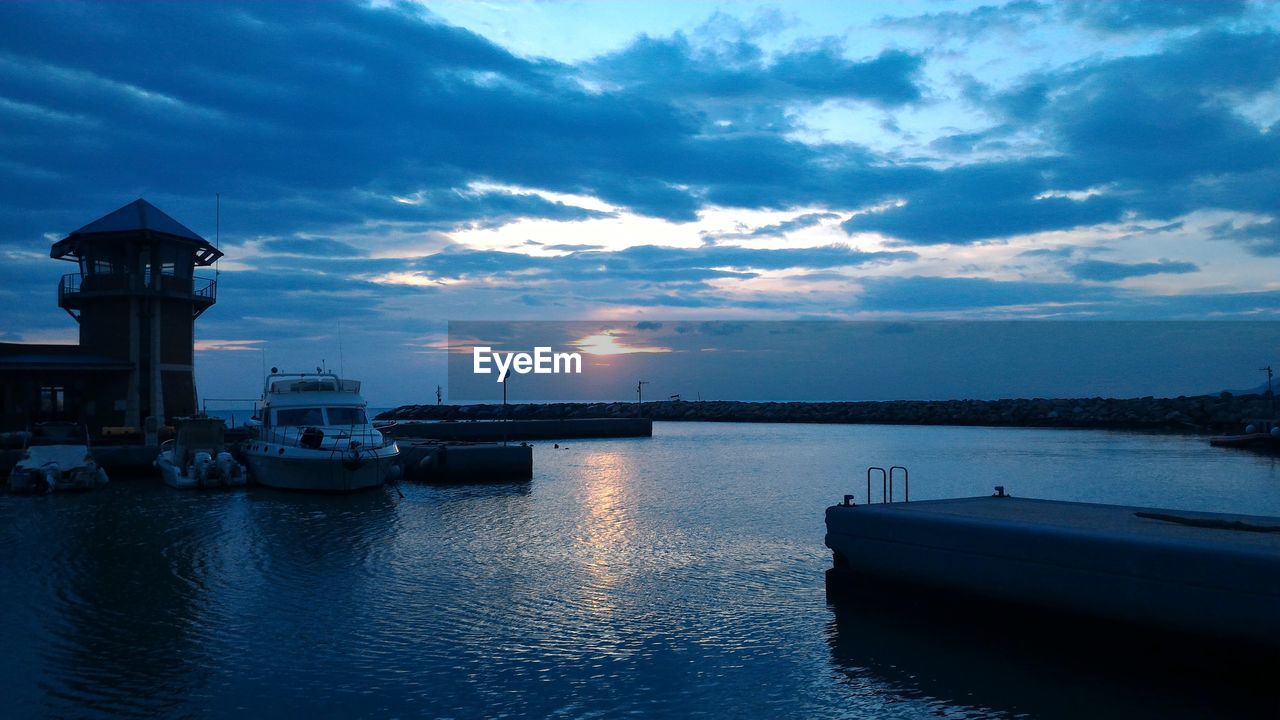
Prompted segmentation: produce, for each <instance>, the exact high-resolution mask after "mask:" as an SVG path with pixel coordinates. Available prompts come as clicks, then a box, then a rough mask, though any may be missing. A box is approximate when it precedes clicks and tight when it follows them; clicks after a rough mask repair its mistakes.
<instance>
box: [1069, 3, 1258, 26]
mask: <svg viewBox="0 0 1280 720" xmlns="http://www.w3.org/2000/svg"><path fill="white" fill-rule="evenodd" d="M1247 7H1248V3H1247V2H1246V0H1158V2H1149V1H1147V0H1067V2H1066V3H1065V9H1066V13H1065V14H1066V16H1067V17H1068V18H1071V19H1075V20H1079V21H1081V22H1083V23H1084V24H1085V25H1088V26H1089V27H1092V28H1095V29H1098V30H1105V31H1110V32H1124V31H1134V30H1146V29H1152V28H1177V27H1184V26H1187V25H1204V24H1206V23H1209V22H1213V21H1216V20H1226V19H1232V18H1236V17H1239V16H1240V15H1241V14H1242V13H1244V11H1245V8H1247Z"/></svg>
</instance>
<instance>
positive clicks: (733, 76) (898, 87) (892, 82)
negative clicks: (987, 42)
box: [591, 33, 924, 106]
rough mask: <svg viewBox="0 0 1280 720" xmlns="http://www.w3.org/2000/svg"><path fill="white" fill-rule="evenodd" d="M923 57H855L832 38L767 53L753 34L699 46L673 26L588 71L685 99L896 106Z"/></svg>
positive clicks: (910, 88)
mask: <svg viewBox="0 0 1280 720" xmlns="http://www.w3.org/2000/svg"><path fill="white" fill-rule="evenodd" d="M923 64H924V58H923V57H922V56H920V55H917V54H913V53H908V52H904V51H901V50H885V51H883V52H881V53H879V54H878V55H876V56H875V57H870V58H865V59H861V60H850V59H848V58H847V57H846V50H845V47H844V44H843V42H841V41H839V40H837V39H835V38H827V39H824V40H821V41H819V42H816V43H813V44H812V45H811V46H810V47H807V48H801V49H796V50H793V51H790V52H784V53H782V54H779V55H777V56H775V57H772V58H769V57H766V55H765V53H764V52H763V51H762V50H761V49H760V48H759V47H758V46H756V45H754V44H752V43H751V42H749V41H748V40H744V39H737V40H735V41H732V42H727V43H717V44H714V45H712V46H711V47H707V48H701V47H695V46H693V45H692V44H691V43H690V42H689V39H688V38H686V37H685V36H684V35H683V34H681V33H676V34H675V35H673V36H671V37H669V38H653V37H648V36H642V37H640V38H638V39H637V40H636V41H635V42H633V43H632V44H631V45H630V46H628V47H627V48H625V49H623V50H621V51H618V52H615V53H611V54H609V55H606V56H604V57H601V58H599V59H598V60H596V61H595V62H594V63H593V64H592V66H591V70H592V71H593V73H594V74H595V75H596V76H597V77H600V78H602V79H606V80H608V81H609V82H613V83H621V84H623V85H624V86H625V87H626V88H627V89H628V90H631V91H634V92H638V93H641V94H643V95H646V96H650V97H658V98H663V99H675V100H677V101H682V102H714V103H724V102H744V101H745V102H748V103H750V102H768V103H775V104H776V103H779V102H787V101H799V102H804V103H818V102H822V101H823V100H828V99H833V98H838V99H850V100H862V101H867V102H871V103H875V104H877V105H885V106H895V105H902V104H905V103H910V102H915V101H918V100H920V98H921V91H920V85H919V77H918V76H919V74H920V70H921V67H922V66H923Z"/></svg>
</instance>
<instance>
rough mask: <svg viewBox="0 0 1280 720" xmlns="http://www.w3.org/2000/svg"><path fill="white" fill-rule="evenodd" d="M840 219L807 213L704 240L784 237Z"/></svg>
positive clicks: (708, 236) (710, 235) (834, 214)
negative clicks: (823, 222)
mask: <svg viewBox="0 0 1280 720" xmlns="http://www.w3.org/2000/svg"><path fill="white" fill-rule="evenodd" d="M838 217H840V215H839V214H837V213H830V212H817V213H805V214H804V215H799V216H797V217H794V218H791V219H790V220H783V221H782V222H779V223H773V224H770V225H761V226H760V227H757V228H752V229H751V230H746V231H743V232H734V233H717V234H706V235H705V236H704V240H706V241H708V242H723V241H725V240H754V239H757V238H770V237H784V236H785V235H786V234H787V233H790V232H795V231H796V230H803V229H805V228H811V227H813V226H815V225H818V224H820V223H822V221H823V220H834V219H836V218H838Z"/></svg>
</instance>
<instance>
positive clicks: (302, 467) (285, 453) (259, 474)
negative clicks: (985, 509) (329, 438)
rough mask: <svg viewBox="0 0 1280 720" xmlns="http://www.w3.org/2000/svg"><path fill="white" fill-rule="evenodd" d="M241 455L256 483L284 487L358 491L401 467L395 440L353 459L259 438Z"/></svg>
mask: <svg viewBox="0 0 1280 720" xmlns="http://www.w3.org/2000/svg"><path fill="white" fill-rule="evenodd" d="M241 456H242V458H243V460H244V462H245V464H246V465H248V466H249V474H250V476H251V477H252V478H253V481H254V482H255V483H257V484H259V485H264V486H266V487H271V488H277V489H280V490H305V491H310V492H355V491H358V490H367V489H370V488H375V487H378V486H380V485H382V484H383V483H385V482H386V481H387V480H390V479H393V478H394V477H396V476H397V475H398V474H399V470H400V465H399V456H400V449H399V447H397V446H396V445H395V444H394V443H392V444H391V445H389V446H387V447H384V448H379V449H378V450H367V451H363V452H361V453H360V455H359V457H358V458H353V457H349V456H348V457H344V456H342V455H335V453H333V452H331V451H329V450H310V449H305V448H298V447H290V446H285V445H277V444H274V443H263V442H260V441H259V442H250V443H248V444H247V446H246V447H245V448H244V449H242V451H241Z"/></svg>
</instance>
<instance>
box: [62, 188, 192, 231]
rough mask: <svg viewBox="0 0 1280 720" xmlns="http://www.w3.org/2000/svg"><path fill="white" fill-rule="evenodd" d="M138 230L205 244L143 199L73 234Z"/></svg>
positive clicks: (183, 226)
mask: <svg viewBox="0 0 1280 720" xmlns="http://www.w3.org/2000/svg"><path fill="white" fill-rule="evenodd" d="M136 230H151V231H153V232H160V233H164V234H166V235H173V236H174V237H180V238H186V239H187V240H196V241H198V242H205V239H204V238H202V237H200V236H199V235H197V234H195V233H194V232H192V231H191V229H190V228H188V227H187V226H186V225H183V224H182V223H180V222H178V221H177V220H174V219H173V218H171V217H169V216H168V215H167V214H165V212H164V211H163V210H161V209H160V208H158V207H156V206H155V205H152V204H151V203H149V202H147V201H146V200H143V199H142V198H138V199H137V200H134V201H133V202H131V203H129V204H128V205H125V206H124V207H122V208H120V209H119V210H116V211H114V212H110V213H107V214H106V215H103V216H102V217H100V218H98V219H97V220H94V221H93V222H91V223H89V224H88V225H85V226H84V227H82V228H80V229H79V230H75V231H73V232H72V233H71V234H72V235H97V234H99V233H118V232H130V231H136Z"/></svg>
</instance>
